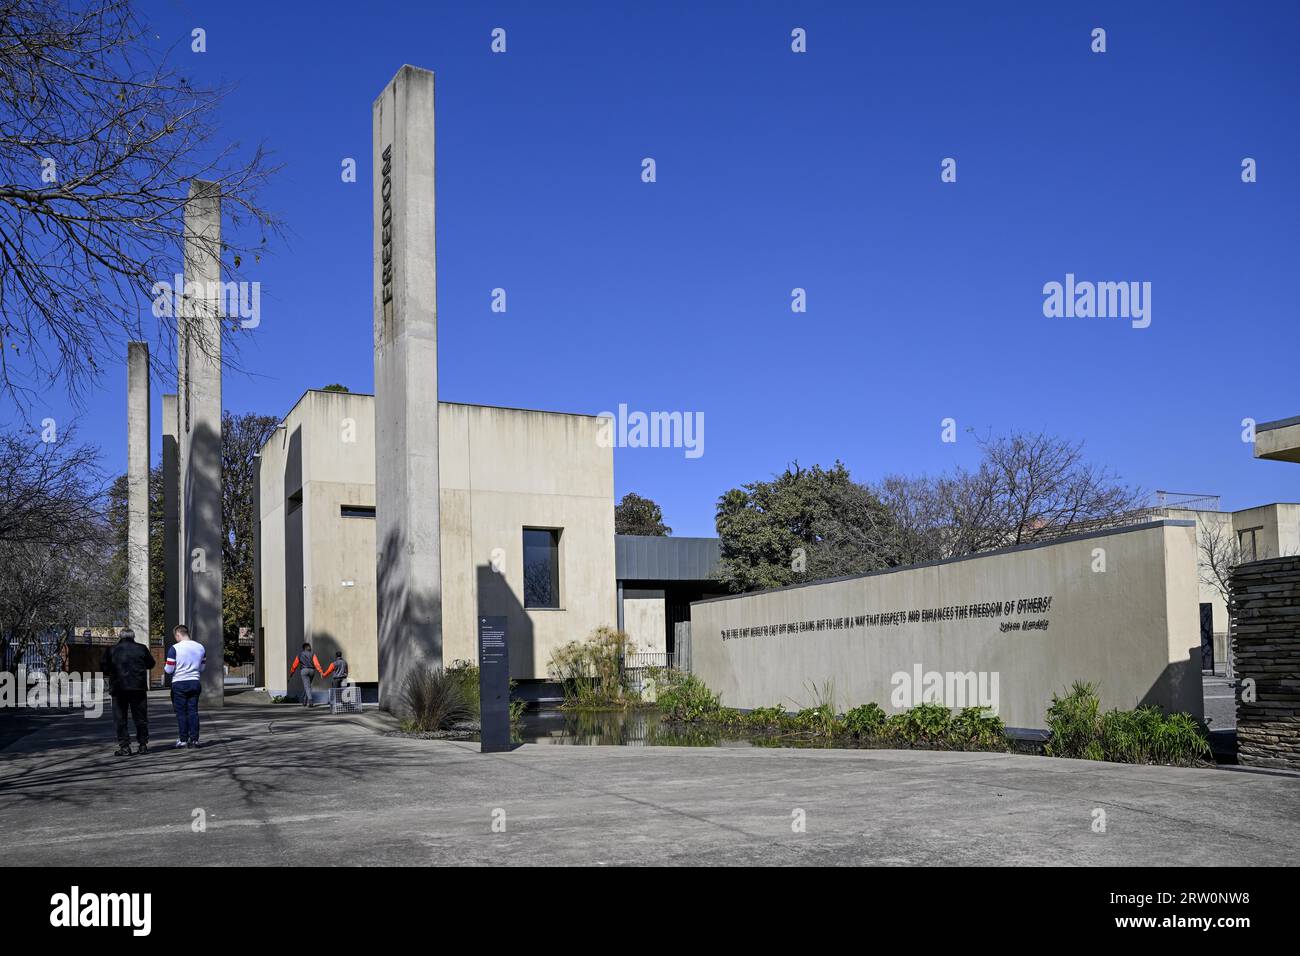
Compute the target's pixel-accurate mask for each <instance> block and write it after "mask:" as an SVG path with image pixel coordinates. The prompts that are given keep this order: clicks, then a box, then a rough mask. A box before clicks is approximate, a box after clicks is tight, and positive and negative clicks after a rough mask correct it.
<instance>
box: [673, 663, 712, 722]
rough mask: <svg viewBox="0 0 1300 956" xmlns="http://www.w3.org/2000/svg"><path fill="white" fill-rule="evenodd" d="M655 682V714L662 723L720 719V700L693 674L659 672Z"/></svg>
mask: <svg viewBox="0 0 1300 956" xmlns="http://www.w3.org/2000/svg"><path fill="white" fill-rule="evenodd" d="M659 681H660V683H659V685H658V687H657V688H656V691H657V693H658V704H659V711H660V714H661V715H662V716H663V717H664V718H665V719H666V720H680V721H688V722H692V721H698V720H705V719H716V718H718V717H719V716H720V711H721V710H722V709H723V708H722V698H721V696H720V695H718V694H715V693H713V692H712V691H711V690H709V688H708V686H707V685H706V684H705V683H704V681H702V680H700V679H699V678H698V677H696V676H695V675H694V674H673V673H672V672H670V671H663V672H661V673H660V675H659Z"/></svg>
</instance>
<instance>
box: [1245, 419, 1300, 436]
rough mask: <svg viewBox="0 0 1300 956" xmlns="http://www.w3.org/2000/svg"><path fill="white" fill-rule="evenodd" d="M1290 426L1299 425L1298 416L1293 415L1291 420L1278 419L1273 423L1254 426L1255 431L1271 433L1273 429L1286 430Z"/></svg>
mask: <svg viewBox="0 0 1300 956" xmlns="http://www.w3.org/2000/svg"><path fill="white" fill-rule="evenodd" d="M1291 425H1300V415H1294V416H1292V417H1291V418H1279V419H1278V420H1277V421H1274V422H1260V423H1259V424H1258V425H1256V426H1255V431H1256V432H1271V431H1272V430H1273V429H1275V428H1288V427H1290V426H1291Z"/></svg>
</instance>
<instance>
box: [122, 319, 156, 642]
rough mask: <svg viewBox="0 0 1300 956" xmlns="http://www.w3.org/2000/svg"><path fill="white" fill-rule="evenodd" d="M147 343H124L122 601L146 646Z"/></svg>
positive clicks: (139, 639)
mask: <svg viewBox="0 0 1300 956" xmlns="http://www.w3.org/2000/svg"><path fill="white" fill-rule="evenodd" d="M149 465H150V462H149V344H148V343H147V342H128V343H127V345H126V603H127V613H126V622H127V625H128V626H129V627H130V628H131V630H133V631H134V632H135V640H136V643H137V644H143V645H144V646H145V647H148V646H149Z"/></svg>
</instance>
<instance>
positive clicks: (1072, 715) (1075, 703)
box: [1044, 681, 1102, 760]
mask: <svg viewBox="0 0 1300 956" xmlns="http://www.w3.org/2000/svg"><path fill="white" fill-rule="evenodd" d="M1100 709H1101V703H1100V701H1098V699H1097V688H1096V686H1095V685H1093V684H1088V683H1084V682H1083V681H1075V682H1074V686H1073V687H1072V688H1070V692H1069V693H1068V694H1066V695H1065V696H1064V697H1059V696H1057V695H1056V694H1053V695H1052V703H1051V704H1050V705H1049V706H1048V708H1047V729H1048V730H1049V731H1050V736H1049V737H1048V740H1047V745H1046V747H1045V748H1044V752H1045V753H1046V754H1047V755H1048V756H1049V757H1080V758H1082V759H1084V760H1101V759H1102V757H1101V756H1100V753H1101V746H1100V740H1101V717H1100V715H1099V714H1098V711H1099V710H1100ZM1093 744H1097V746H1096V747H1095V748H1094V747H1093V746H1092V745H1093Z"/></svg>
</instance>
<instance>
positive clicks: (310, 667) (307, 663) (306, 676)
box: [289, 644, 321, 707]
mask: <svg viewBox="0 0 1300 956" xmlns="http://www.w3.org/2000/svg"><path fill="white" fill-rule="evenodd" d="M296 670H301V671H302V705H303V706H304V707H310V706H311V703H312V701H311V682H312V678H314V677H315V676H316V675H317V674H319V673H320V671H321V667H320V661H319V660H317V658H316V655H315V654H313V653H312V651H311V645H310V644H303V646H302V650H301V651H299V652H298V656H297V657H295V658H294V659H293V666H292V667H290V668H289V676H290V677H292V676H293V672H294V671H296Z"/></svg>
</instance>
